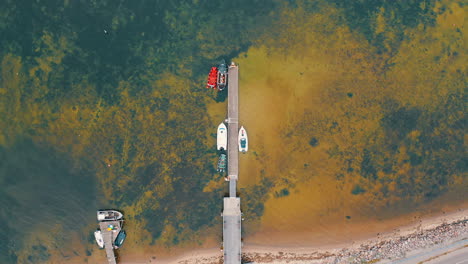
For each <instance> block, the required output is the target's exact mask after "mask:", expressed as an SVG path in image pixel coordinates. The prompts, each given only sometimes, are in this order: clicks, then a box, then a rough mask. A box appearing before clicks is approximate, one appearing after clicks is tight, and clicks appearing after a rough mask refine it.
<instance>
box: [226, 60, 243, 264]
mask: <svg viewBox="0 0 468 264" xmlns="http://www.w3.org/2000/svg"><path fill="white" fill-rule="evenodd" d="M227 123H228V145H227V150H228V153H227V154H228V179H229V197H224V211H223V250H224V252H223V255H224V264H240V263H241V256H242V255H241V247H242V242H241V220H242V213H241V210H240V198H239V197H237V190H236V188H237V186H236V185H237V179H238V174H239V146H238V134H239V68H238V67H237V66H236V65H231V66H229V72H228V118H227Z"/></svg>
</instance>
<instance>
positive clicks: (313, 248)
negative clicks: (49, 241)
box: [119, 204, 468, 264]
mask: <svg viewBox="0 0 468 264" xmlns="http://www.w3.org/2000/svg"><path fill="white" fill-rule="evenodd" d="M362 232H363V233H362V234H361V236H359V237H355V238H354V239H353V238H349V239H348V240H341V241H339V242H338V243H336V242H335V243H334V242H329V241H328V242H327V241H309V242H308V243H305V244H303V245H302V246H301V245H299V244H297V245H294V246H293V245H291V244H290V243H283V244H281V241H280V242H279V243H277V244H276V243H271V242H272V241H275V239H271V240H270V243H266V244H263V245H262V244H258V243H251V242H249V240H250V239H249V238H247V239H246V241H245V242H244V248H243V258H244V260H245V261H251V262H253V263H258V264H261V263H278V264H280V263H290V264H302V263H353V262H356V263H360V262H359V261H364V260H365V261H376V260H383V259H386V258H388V259H395V258H398V257H401V256H403V255H404V254H406V253H408V252H410V251H415V250H423V249H424V248H428V247H433V246H435V245H436V244H438V245H441V244H447V243H451V242H454V241H460V240H466V239H468V206H467V204H464V205H463V206H459V208H453V211H444V212H443V213H441V214H438V215H426V216H425V217H420V218H419V217H416V218H415V221H413V222H412V223H410V224H406V225H404V226H399V227H395V228H393V229H391V230H385V232H380V233H372V234H371V233H368V232H367V233H366V232H365V231H362ZM293 237H294V236H293ZM293 237H291V236H290V234H283V235H282V241H287V240H293ZM173 253H174V255H172V256H169V255H164V256H161V255H160V254H158V253H157V252H152V253H150V252H145V253H142V254H140V255H138V256H136V255H133V256H130V255H122V256H121V257H120V261H119V263H122V264H137V263H138V264H143V263H161V264H176V263H177V264H196V263H197V264H198V263H203V264H215V263H222V251H221V250H220V249H219V247H211V248H202V249H199V250H191V251H186V252H180V251H174V252H173ZM165 254H167V253H165Z"/></svg>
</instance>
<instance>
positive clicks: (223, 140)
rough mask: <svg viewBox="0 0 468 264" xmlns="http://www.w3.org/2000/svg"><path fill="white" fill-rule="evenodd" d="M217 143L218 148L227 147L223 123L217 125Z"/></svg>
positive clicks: (225, 129) (225, 130)
mask: <svg viewBox="0 0 468 264" xmlns="http://www.w3.org/2000/svg"><path fill="white" fill-rule="evenodd" d="M216 141H217V143H218V144H217V145H218V150H223V149H224V150H226V149H227V128H226V125H225V124H224V123H221V124H219V126H218V136H217V140H216Z"/></svg>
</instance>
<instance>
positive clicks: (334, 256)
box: [243, 219, 468, 264]
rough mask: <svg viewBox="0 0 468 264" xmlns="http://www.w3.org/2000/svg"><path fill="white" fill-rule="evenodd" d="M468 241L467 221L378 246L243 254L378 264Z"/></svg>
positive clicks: (292, 262) (293, 262) (257, 259)
mask: <svg viewBox="0 0 468 264" xmlns="http://www.w3.org/2000/svg"><path fill="white" fill-rule="evenodd" d="M467 238H468V219H464V220H460V221H456V222H453V223H450V224H447V223H445V224H442V225H439V226H437V227H435V228H432V229H427V230H422V231H416V232H414V233H411V234H409V235H405V236H399V237H395V238H390V239H386V240H381V241H380V242H376V243H368V244H361V245H360V246H359V247H353V248H344V249H341V250H339V251H337V252H312V253H307V254H302V253H287V252H277V253H244V254H243V260H244V263H249V262H251V263H258V264H261V263H278V264H280V263H288V264H303V263H307V264H309V263H324V264H339V263H376V262H378V261H380V260H395V259H399V258H402V257H405V256H406V254H407V253H408V252H411V251H415V250H423V249H425V248H430V247H433V246H435V245H439V244H442V243H450V242H454V241H459V240H463V239H467Z"/></svg>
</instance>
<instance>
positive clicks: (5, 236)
mask: <svg viewBox="0 0 468 264" xmlns="http://www.w3.org/2000/svg"><path fill="white" fill-rule="evenodd" d="M95 193H96V192H95V183H94V181H93V173H92V171H91V170H90V169H89V166H87V165H86V163H85V162H83V161H79V162H76V161H75V162H74V161H72V160H71V158H70V157H68V156H67V155H66V154H64V153H59V152H56V151H54V150H53V149H51V148H49V147H43V146H39V145H36V144H35V143H33V142H32V141H30V140H20V141H17V142H16V143H15V144H13V145H12V146H10V147H6V148H5V147H0V204H2V206H1V207H0V221H1V222H2V224H1V228H0V263H16V262H21V261H22V260H25V261H29V262H31V263H37V262H44V261H47V259H48V258H49V257H50V255H51V252H50V250H52V245H53V247H54V248H58V247H66V246H67V245H66V244H67V243H68V242H69V241H70V239H71V236H72V232H80V230H81V229H82V228H83V227H84V226H86V225H88V224H89V223H90V221H93V220H95V219H94V217H95V214H94V212H95V209H96V205H95ZM75 237H76V236H74V238H75ZM81 237H82V238H81V239H83V244H85V243H87V242H86V240H87V236H85V235H83V236H81ZM31 249H38V250H31ZM22 252H23V253H22ZM26 252H27V253H26ZM25 254H26V256H25Z"/></svg>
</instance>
